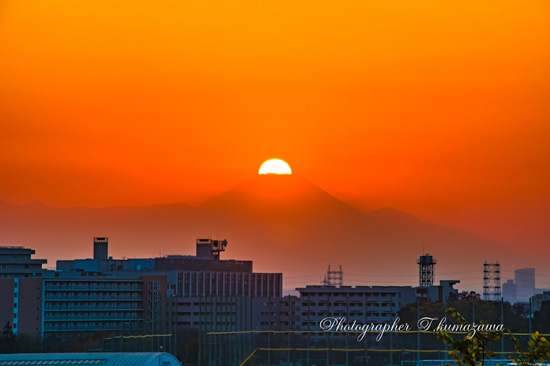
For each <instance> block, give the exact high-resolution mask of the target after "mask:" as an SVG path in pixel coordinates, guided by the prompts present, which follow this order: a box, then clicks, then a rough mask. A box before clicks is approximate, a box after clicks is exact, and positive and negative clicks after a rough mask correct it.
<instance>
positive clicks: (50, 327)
mask: <svg viewBox="0 0 550 366" xmlns="http://www.w3.org/2000/svg"><path fill="white" fill-rule="evenodd" d="M136 320H141V319H136ZM140 326H141V324H139V323H135V324H131V323H130V324H126V323H113V322H111V323H76V324H75V323H52V324H44V332H79V331H80V332H82V331H90V332H92V331H98V330H121V329H122V330H123V331H124V332H127V331H132V330H140V329H141V327H140Z"/></svg>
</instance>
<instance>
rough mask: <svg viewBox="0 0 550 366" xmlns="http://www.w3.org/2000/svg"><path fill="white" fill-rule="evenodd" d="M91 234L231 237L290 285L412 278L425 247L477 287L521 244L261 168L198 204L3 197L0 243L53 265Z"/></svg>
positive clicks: (189, 246)
mask: <svg viewBox="0 0 550 366" xmlns="http://www.w3.org/2000/svg"><path fill="white" fill-rule="evenodd" d="M93 236H108V237H109V238H110V243H109V245H110V248H109V249H110V255H113V256H114V257H122V256H125V257H151V256H158V255H159V254H194V242H195V238H198V237H208V236H212V237H219V238H227V239H228V241H229V245H228V247H227V252H226V253H223V254H222V258H225V259H229V258H234V259H250V260H254V269H255V270H256V271H273V272H283V273H284V274H285V276H287V281H288V282H287V284H286V285H285V287H287V288H291V287H295V286H298V285H304V284H306V283H309V284H318V281H319V277H320V276H321V275H322V274H324V273H325V272H326V268H327V266H328V265H329V264H332V265H339V264H341V265H343V268H344V273H345V275H344V279H345V282H347V283H348V284H352V285H354V284H355V285H357V284H366V285H374V284H379V283H384V284H404V283H406V284H414V283H417V278H418V267H417V264H416V260H417V258H418V256H419V255H421V254H422V252H423V250H425V251H428V252H429V253H430V254H431V255H433V256H434V257H435V258H436V259H437V260H438V264H437V266H436V280H439V279H457V278H458V279H460V276H461V274H463V273H467V272H469V273H472V271H476V270H479V280H476V281H475V283H474V281H470V282H472V286H478V287H481V284H482V268H483V267H482V266H483V262H484V261H485V260H486V259H489V260H494V259H499V260H500V261H501V263H507V261H509V262H510V263H512V261H520V262H521V254H522V253H512V252H510V251H508V250H507V249H506V248H504V247H502V246H499V245H498V244H496V243H493V242H490V241H489V240H487V239H484V238H483V237H481V236H479V235H476V234H474V233H470V232H466V231H463V230H460V229H457V228H450V227H444V226H439V225H434V224H430V223H426V222H423V221H421V220H419V219H417V218H415V217H413V216H411V215H409V214H407V213H404V212H400V211H397V210H393V209H391V208H382V209H378V210H375V211H372V212H369V213H365V212H362V211H359V210H358V209H356V208H353V207H351V206H349V205H348V204H346V203H344V202H342V201H340V200H339V199H337V198H335V197H334V196H332V195H330V194H329V193H327V192H326V191H324V190H322V189H320V188H319V187H317V186H315V185H314V184H312V183H311V182H309V181H307V180H306V179H304V178H301V177H299V176H296V175H261V176H260V175H259V176H257V177H255V178H253V179H251V180H249V181H247V182H245V183H243V184H241V185H239V186H237V187H235V188H233V189H230V190H228V191H226V192H223V193H221V194H219V195H217V196H214V197H212V198H211V199H209V200H207V201H206V202H204V203H203V204H201V205H199V206H197V207H192V206H189V205H185V204H166V205H154V206H142V207H105V208H85V207H71V208H58V207H52V206H47V205H44V204H41V203H36V202H35V203H31V204H27V205H13V204H9V203H0V244H2V245H6V244H7V245H24V246H26V247H31V248H34V249H36V252H37V254H36V256H37V257H40V258H42V257H46V258H48V259H49V260H50V261H49V264H48V266H52V267H53V266H55V263H54V262H53V260H54V259H67V258H75V257H76V258H86V257H91V253H92V245H91V243H92V237H93ZM531 259H532V258H531ZM525 261H527V259H525ZM525 261H524V262H523V263H526V262H525ZM530 263H531V265H533V263H532V262H530ZM346 273H347V274H349V275H346ZM438 273H440V274H441V275H442V277H440V276H438ZM446 273H449V274H456V275H453V276H445V275H444V274H446ZM298 276H300V278H302V279H301V280H299V279H295V278H297V277H298ZM469 276H470V277H472V275H471V274H470V275H469ZM472 286H470V288H471V287H472Z"/></svg>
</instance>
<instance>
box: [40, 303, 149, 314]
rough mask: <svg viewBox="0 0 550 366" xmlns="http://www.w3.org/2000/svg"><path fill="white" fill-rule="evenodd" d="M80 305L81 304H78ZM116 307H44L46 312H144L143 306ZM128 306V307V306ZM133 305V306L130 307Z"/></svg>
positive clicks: (50, 305)
mask: <svg viewBox="0 0 550 366" xmlns="http://www.w3.org/2000/svg"><path fill="white" fill-rule="evenodd" d="M76 305H79V304H76ZM115 305H116V306H105V307H101V306H62V307H60V306H52V304H47V305H46V307H44V310H45V311H62V312H67V311H132V310H133V311H143V309H142V308H141V306H136V305H131V303H129V304H126V303H121V304H119V303H117V304H115ZM127 305H128V306H127ZM130 305H131V306H130Z"/></svg>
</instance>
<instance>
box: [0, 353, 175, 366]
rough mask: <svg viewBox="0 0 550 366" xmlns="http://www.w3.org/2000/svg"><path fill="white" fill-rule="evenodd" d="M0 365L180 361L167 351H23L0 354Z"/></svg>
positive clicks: (133, 365)
mask: <svg viewBox="0 0 550 366" xmlns="http://www.w3.org/2000/svg"><path fill="white" fill-rule="evenodd" d="M0 365H1V366H7V365H18V366H26V365H55V366H57V365H71V366H79V365H103V366H158V365H165V366H175V365H181V363H180V362H179V361H178V360H177V359H176V358H175V357H174V356H172V355H171V354H169V353H152V352H151V353H148V352H142V353H124V352H120V353H24V354H0Z"/></svg>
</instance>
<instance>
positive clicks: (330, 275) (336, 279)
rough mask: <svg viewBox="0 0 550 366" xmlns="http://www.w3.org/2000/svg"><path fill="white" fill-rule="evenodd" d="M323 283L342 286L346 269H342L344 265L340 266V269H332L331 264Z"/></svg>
mask: <svg viewBox="0 0 550 366" xmlns="http://www.w3.org/2000/svg"><path fill="white" fill-rule="evenodd" d="M322 284H323V285H325V286H342V285H343V284H344V271H343V270H342V266H340V269H335V270H331V269H330V265H329V266H328V270H327V274H326V276H325V279H324V280H323V281H322Z"/></svg>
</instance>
